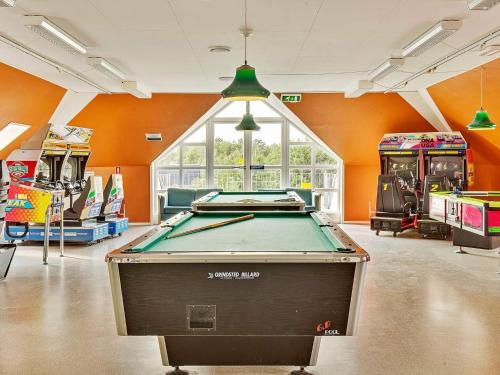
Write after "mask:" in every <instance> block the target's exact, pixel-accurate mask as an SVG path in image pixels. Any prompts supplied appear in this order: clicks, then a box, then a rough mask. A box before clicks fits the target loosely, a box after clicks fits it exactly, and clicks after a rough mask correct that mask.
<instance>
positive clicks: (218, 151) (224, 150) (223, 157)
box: [214, 138, 243, 165]
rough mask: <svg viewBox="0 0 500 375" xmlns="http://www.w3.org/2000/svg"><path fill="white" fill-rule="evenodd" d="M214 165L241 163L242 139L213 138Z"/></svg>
mask: <svg viewBox="0 0 500 375" xmlns="http://www.w3.org/2000/svg"><path fill="white" fill-rule="evenodd" d="M214 165H243V139H238V141H231V142H230V141H225V140H223V139H222V138H215V142H214Z"/></svg>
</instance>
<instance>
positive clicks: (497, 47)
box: [479, 44, 500, 56]
mask: <svg viewBox="0 0 500 375" xmlns="http://www.w3.org/2000/svg"><path fill="white" fill-rule="evenodd" d="M498 52H500V44H491V45H489V46H486V47H484V48H483V49H482V50H480V51H479V55H481V56H493V55H494V54H496V53H498Z"/></svg>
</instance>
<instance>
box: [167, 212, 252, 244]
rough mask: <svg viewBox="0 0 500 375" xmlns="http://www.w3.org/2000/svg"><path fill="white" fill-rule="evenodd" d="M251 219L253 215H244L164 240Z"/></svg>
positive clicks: (176, 234)
mask: <svg viewBox="0 0 500 375" xmlns="http://www.w3.org/2000/svg"><path fill="white" fill-rule="evenodd" d="M253 218H254V214H250V215H244V216H240V217H236V218H234V219H229V220H224V221H220V222H218V223H214V224H210V225H205V226H203V227H198V228H194V229H190V230H187V231H185V232H180V233H175V234H172V235H171V236H167V238H166V239H167V240H169V239H171V238H175V237H181V236H187V235H189V234H193V233H198V232H201V231H204V230H209V229H214V228H219V227H223V226H225V225H229V224H233V223H238V222H240V221H245V220H249V219H253Z"/></svg>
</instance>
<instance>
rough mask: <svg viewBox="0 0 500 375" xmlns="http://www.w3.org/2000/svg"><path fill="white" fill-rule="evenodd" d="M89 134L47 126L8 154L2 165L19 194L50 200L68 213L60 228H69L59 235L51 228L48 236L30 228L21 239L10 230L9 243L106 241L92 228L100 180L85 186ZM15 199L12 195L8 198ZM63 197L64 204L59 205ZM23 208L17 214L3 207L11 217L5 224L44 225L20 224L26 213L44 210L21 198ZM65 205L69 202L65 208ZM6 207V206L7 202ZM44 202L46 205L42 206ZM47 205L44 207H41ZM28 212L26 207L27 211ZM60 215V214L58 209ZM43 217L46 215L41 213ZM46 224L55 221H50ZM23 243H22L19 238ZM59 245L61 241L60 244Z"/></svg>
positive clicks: (103, 228)
mask: <svg viewBox="0 0 500 375" xmlns="http://www.w3.org/2000/svg"><path fill="white" fill-rule="evenodd" d="M91 136H92V129H86V128H79V127H74V126H65V125H47V126H46V127H45V128H43V129H41V130H40V131H39V132H38V133H37V134H36V135H35V136H33V137H32V138H31V139H30V140H29V141H27V142H25V143H23V144H22V147H21V149H19V150H15V151H13V152H12V153H11V154H10V155H9V158H8V160H7V164H8V167H9V172H10V175H11V179H12V180H13V181H16V182H17V183H16V185H17V186H18V187H19V188H25V189H30V191H39V192H40V194H41V195H42V196H43V194H47V193H49V194H51V195H54V193H55V192H57V196H58V197H60V198H58V199H60V200H61V202H64V201H66V202H64V203H65V204H66V205H67V206H69V208H68V209H67V210H66V212H65V213H64V224H65V225H68V226H69V227H68V228H66V229H64V228H62V227H61V229H59V228H56V227H51V229H50V233H47V231H44V228H43V227H42V226H40V225H30V226H29V229H28V231H27V233H25V234H23V228H22V227H16V226H10V227H9V232H8V233H7V238H8V239H23V240H30V241H40V240H42V239H43V238H44V237H46V236H47V235H48V238H49V239H50V240H59V239H60V237H61V233H62V237H63V240H64V241H74V242H87V243H90V244H92V243H95V242H97V241H101V240H102V239H103V238H105V237H107V235H108V227H107V224H106V223H96V220H95V219H94V221H91V220H90V221H89V220H88V219H91V218H96V217H97V216H98V215H99V213H100V210H101V205H102V179H101V177H94V176H92V177H90V178H89V179H88V180H87V181H85V180H84V177H83V176H84V173H85V167H86V164H87V161H88V159H89V157H90V146H89V142H90V138H91ZM16 195H19V193H18V192H16V191H14V192H11V194H10V195H9V198H10V197H11V196H12V198H14V197H15V196H16ZM64 196H66V199H63V198H64ZM25 197H26V199H27V203H26V206H25V207H23V208H22V209H20V208H19V207H16V206H15V204H14V203H16V201H15V200H13V201H12V203H13V205H11V207H8V209H11V210H12V214H11V213H10V212H9V213H8V214H7V221H8V222H19V223H26V222H29V223H32V224H41V223H44V221H43V220H41V219H39V218H37V219H33V218H32V217H29V218H25V217H23V214H24V215H26V214H27V213H28V212H29V213H30V214H31V215H33V213H35V212H36V213H39V214H40V212H41V211H43V210H44V207H43V203H42V202H40V201H38V200H34V199H33V198H32V197H31V196H30V195H25ZM67 201H69V202H67ZM9 202H10V200H9ZM44 202H45V201H44ZM45 205H46V203H45ZM28 206H29V207H28ZM61 209H62V208H61ZM44 213H45V212H44ZM50 221H51V222H53V221H55V220H50ZM20 237H22V238H20ZM64 241H60V242H61V243H62V242H64Z"/></svg>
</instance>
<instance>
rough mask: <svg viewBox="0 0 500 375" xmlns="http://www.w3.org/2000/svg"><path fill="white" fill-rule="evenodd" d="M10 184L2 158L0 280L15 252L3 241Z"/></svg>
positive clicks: (4, 274) (0, 178)
mask: <svg viewBox="0 0 500 375" xmlns="http://www.w3.org/2000/svg"><path fill="white" fill-rule="evenodd" d="M9 186H10V177H9V170H8V169H7V164H6V163H5V161H4V160H0V280H3V279H5V278H6V277H7V273H8V272H9V268H10V264H11V262H12V259H13V258H14V253H15V252H16V245H14V244H12V243H3V242H2V241H3V227H4V224H5V206H6V205H7V196H8V192H9Z"/></svg>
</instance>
